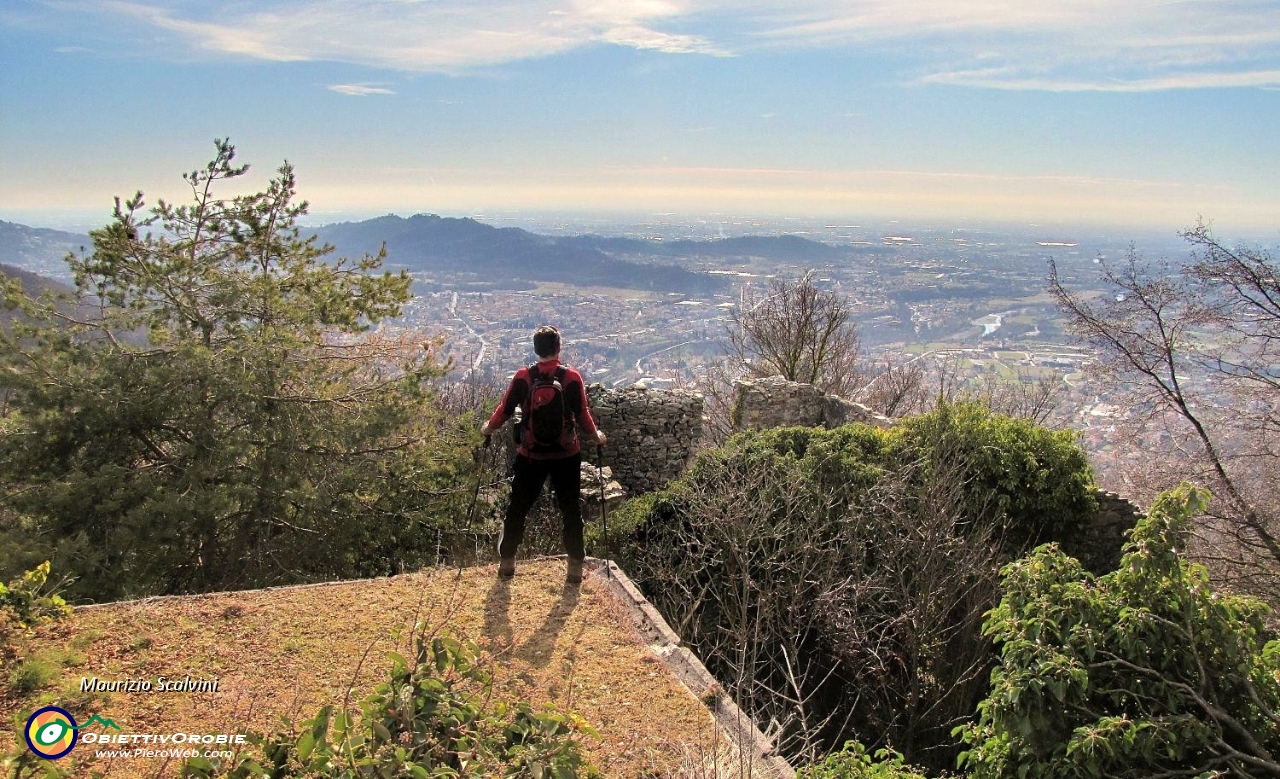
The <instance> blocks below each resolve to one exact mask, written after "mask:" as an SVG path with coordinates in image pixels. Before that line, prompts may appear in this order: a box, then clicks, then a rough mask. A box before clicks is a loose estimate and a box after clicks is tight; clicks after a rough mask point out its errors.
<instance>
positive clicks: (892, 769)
mask: <svg viewBox="0 0 1280 779" xmlns="http://www.w3.org/2000/svg"><path fill="white" fill-rule="evenodd" d="M796 776H797V779H928V777H927V776H925V775H924V774H922V773H920V772H919V771H917V770H916V769H914V768H912V767H911V766H909V765H907V764H906V761H905V760H904V759H903V757H902V755H901V754H899V753H897V752H895V751H893V750H892V749H880V750H877V751H876V753H875V755H874V757H873V756H872V755H871V754H869V753H868V752H867V748H866V747H864V746H863V745H862V742H859V741H850V742H848V743H846V744H845V745H844V749H842V750H840V751H839V752H835V753H833V754H830V755H827V757H826V758H825V759H824V760H822V762H819V763H814V764H813V765H810V766H807V767H805V768H802V769H801V770H800V771H799V772H798V773H797V774H796Z"/></svg>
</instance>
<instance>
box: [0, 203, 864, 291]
mask: <svg viewBox="0 0 1280 779" xmlns="http://www.w3.org/2000/svg"><path fill="white" fill-rule="evenodd" d="M304 232H305V231H304ZM315 233H316V235H317V236H319V238H320V240H321V241H324V242H327V243H330V244H332V245H333V246H334V248H335V250H336V255H337V256H347V257H359V256H361V255H363V254H365V253H366V252H367V253H374V252H377V251H378V249H379V247H381V246H382V245H383V244H384V243H385V244H386V246H387V252H388V255H389V256H388V265H389V266H391V267H403V268H407V269H409V270H410V271H413V272H415V273H417V274H420V275H427V274H432V273H439V272H447V273H451V274H467V273H471V274H475V279H476V281H477V282H490V283H493V284H495V285H497V286H507V287H511V286H514V287H532V286H533V285H534V284H536V283H538V282H560V283H565V284H572V285H577V286H607V287H617V288H622V289H641V290H652V291H660V292H678V293H682V294H696V295H708V294H714V293H717V292H724V291H726V290H727V289H728V288H729V281H728V280H726V279H725V278H724V277H723V276H720V275H718V274H712V273H707V272H699V271H696V270H690V269H688V268H683V267H678V266H677V265H675V264H671V263H664V262H663V260H674V259H679V258H683V259H732V258H740V257H755V258H762V259H766V260H775V261H794V262H804V263H814V264H817V263H826V262H834V261H838V260H840V259H843V258H847V257H848V256H849V255H850V254H854V253H862V252H864V251H874V250H876V249H878V248H879V247H867V248H866V249H858V248H854V247H838V246H831V245H828V244H824V243H820V242H818V241H814V240H810V239H808V238H804V237H801V236H797V235H776V236H738V237H733V238H720V239H712V240H690V239H682V240H676V241H654V240H645V239H640V238H611V237H605V236H599V235H575V236H546V235H539V234H537V233H532V232H529V231H527V230H525V229H523V228H519V227H495V226H493V225H489V224H485V223H483V222H478V221H476V220H475V219H472V218H469V217H462V218H455V217H441V216H438V215H435V214H417V215H414V216H411V217H401V216H396V215H387V216H381V217H376V218H374V219H367V220H364V221H361V222H339V223H334V224H328V225H323V226H321V227H318V228H315ZM89 243H90V242H89V237H88V236H86V235H79V234H76V233H69V232H63V231H60V230H50V229H44V228H36V227H27V226H25V225H19V224H14V223H12V222H4V221H0V263H5V264H8V265H11V266H13V267H15V268H20V269H23V270H26V271H30V272H34V273H38V274H40V275H42V276H46V277H52V278H62V279H65V278H66V277H67V271H66V265H65V263H64V262H63V258H65V256H66V255H67V253H68V252H74V251H77V250H78V249H79V248H80V247H82V246H88V245H89Z"/></svg>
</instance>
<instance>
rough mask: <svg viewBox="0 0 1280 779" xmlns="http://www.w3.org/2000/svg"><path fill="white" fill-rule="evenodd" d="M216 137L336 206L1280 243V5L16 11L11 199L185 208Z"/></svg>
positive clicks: (29, 212)
mask: <svg viewBox="0 0 1280 779" xmlns="http://www.w3.org/2000/svg"><path fill="white" fill-rule="evenodd" d="M227 137H229V138H230V139H231V141H232V143H233V144H235V146H236V149H237V152H238V159H239V160H240V161H242V162H249V163H250V164H251V165H252V173H251V175H250V177H248V178H247V179H246V180H245V181H244V182H242V184H243V186H242V189H243V190H245V191H253V190H256V189H258V188H260V187H261V186H262V185H263V184H264V183H265V181H266V179H267V177H268V176H269V175H270V174H271V173H272V172H273V171H274V169H275V168H277V167H278V166H279V165H280V164H281V163H282V162H284V161H285V160H287V161H288V162H289V163H291V164H292V165H293V166H294V168H295V170H296V173H297V176H298V182H299V188H300V191H301V195H302V196H303V197H305V198H306V199H307V200H308V201H309V202H310V203H311V208H312V215H313V217H315V218H317V219H318V220H319V221H336V220H337V219H339V218H342V219H346V218H363V217H365V216H372V215H377V214H385V213H397V214H402V215H410V214H414V213H437V214H441V215H445V216H462V215H471V214H487V213H511V212H526V211H527V212H583V213H605V212H608V213H619V214H634V215H637V216H638V217H644V215H646V214H681V215H689V216H694V215H711V214H715V215H734V216H743V217H778V216H795V217H807V218H818V219H830V220H834V221H839V222H841V223H857V222H859V221H862V220H875V219H886V220H887V219H898V220H902V221H904V222H916V223H921V222H929V223H936V224H949V223H962V222H984V221H985V222H1008V223H1028V224H1050V225H1054V224H1058V225H1073V224H1101V225H1117V226H1143V227H1154V228H1159V229H1168V230H1176V229H1179V228H1185V227H1188V226H1190V225H1193V224H1194V223H1195V222H1196V220H1197V219H1198V218H1203V219H1206V220H1211V221H1212V222H1213V223H1214V224H1215V225H1217V226H1219V227H1222V228H1224V229H1227V230H1228V231H1237V232H1240V231H1246V232H1252V233H1254V234H1257V235H1259V236H1261V237H1263V238H1265V239H1268V240H1270V239H1274V238H1276V237H1277V236H1280V1H1278V0H1258V1H1253V2H1246V1H1244V0H1179V1H1171V0H1161V1H1159V2H1156V1H1147V0H1132V1H1130V2H1108V1H1104V0H1055V2H1052V3H1050V2H1040V0H1036V1H1035V2H1032V1H1031V0H1004V1H1000V0H910V1H906V0H850V1H848V2H823V1H821V0H778V1H773V0H740V1H738V2H727V0H725V1H721V0H629V1H624V0H599V1H598V2H586V1H583V2H573V1H566V0H279V1H277V2H270V1H267V2H251V1H249V0H235V1H234V2H231V1H228V0H198V1H197V2H188V1H187V0H172V1H171V2H158V1H155V0H76V1H70V0H66V1H64V0H5V2H4V3H3V5H2V6H0V219H6V220H9V221H19V222H23V223H26V224H37V225H39V226H62V225H66V224H69V223H71V222H73V221H77V220H88V222H89V223H90V224H93V223H98V224H100V223H102V222H105V221H106V219H107V216H108V215H109V213H110V207H111V202H112V198H113V196H116V195H121V196H128V195H131V194H132V193H133V192H135V191H136V190H142V191H144V192H145V193H146V194H147V196H148V200H149V201H151V202H154V200H155V198H156V197H165V198H166V199H170V200H179V201H180V200H182V199H183V198H184V197H185V196H186V191H185V190H184V189H183V187H184V185H183V182H182V180H181V177H180V174H181V172H182V171H186V170H191V169H193V168H196V167H202V166H203V164H204V163H205V162H207V161H208V160H209V159H210V157H211V156H212V152H213V140H214V139H215V138H227ZM226 194H235V193H234V192H228V193H226ZM94 220H96V222H95V221H94Z"/></svg>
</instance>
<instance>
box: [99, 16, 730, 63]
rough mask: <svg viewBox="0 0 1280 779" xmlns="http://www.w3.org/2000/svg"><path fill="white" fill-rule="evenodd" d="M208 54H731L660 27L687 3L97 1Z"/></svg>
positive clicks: (482, 59)
mask: <svg viewBox="0 0 1280 779" xmlns="http://www.w3.org/2000/svg"><path fill="white" fill-rule="evenodd" d="M96 5H97V7H98V8H100V9H103V10H106V11H111V12H114V13H117V14H123V15H127V16H129V17H132V18H134V19H137V20H140V21H142V22H144V23H146V24H149V25H152V26H154V27H157V28H160V29H161V30H165V31H167V32H170V33H174V34H176V35H178V36H180V37H181V39H183V40H184V41H185V42H186V43H188V44H191V45H194V46H195V47H196V48H198V49H200V50H204V51H206V52H214V53H220V54H230V55H240V56H247V57H254V58H258V59H265V60H273V61H281V62H289V61H305V60H329V61H337V62H349V63H355V64H361V65H369V66H374V67H380V68H389V69H393V70H400V71H411V72H445V73H452V72H457V71H462V70H467V69H471V68H480V67H486V66H492V65H501V64H505V63H510V62H517V61H521V60H528V59H536V58H541V57H548V56H553V55H556V54H560V53H564V52H567V51H570V50H573V49H576V48H580V47H584V46H590V45H599V44H614V45H619V46H627V47H631V48H637V49H650V50H655V51H663V52H670V53H683V54H706V55H715V56H726V55H728V54H729V52H728V51H727V50H726V49H724V48H722V47H720V46H717V45H715V44H714V43H712V42H711V41H710V40H709V39H708V38H705V37H703V36H700V35H696V34H691V33H687V32H679V31H674V30H663V29H660V23H662V22H664V21H669V20H671V19H673V18H675V17H678V16H680V15H682V14H683V13H685V12H686V11H687V10H688V9H687V8H686V7H685V6H684V5H683V4H679V3H674V2H665V1H664V0H642V1H641V2H622V1H621V0H611V1H610V2H585V1H583V2H577V1H576V0H570V1H569V2H563V1H562V0H442V1H441V2H418V1H417V0H283V1H282V2H276V3H271V4H269V5H257V4H244V3H238V2H235V3H233V2H229V1H228V0H220V1H219V2H211V3H207V4H202V5H200V6H195V5H193V4H184V5H182V6H180V7H178V8H174V7H172V6H170V5H160V4H154V3H146V2H133V1H132V0H97V2H96Z"/></svg>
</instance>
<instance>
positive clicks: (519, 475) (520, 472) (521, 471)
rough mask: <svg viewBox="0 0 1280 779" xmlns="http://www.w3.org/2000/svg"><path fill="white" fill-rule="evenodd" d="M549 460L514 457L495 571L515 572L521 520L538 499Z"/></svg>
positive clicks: (522, 533)
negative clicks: (499, 559)
mask: <svg viewBox="0 0 1280 779" xmlns="http://www.w3.org/2000/svg"><path fill="white" fill-rule="evenodd" d="M548 462H549V461H547V460H531V459H529V458H528V457H521V456H519V455H517V456H516V463H515V474H514V475H513V476H512V477H511V502H510V503H508V504H507V517H506V519H505V520H504V521H503V523H502V535H501V536H499V538H498V556H500V557H501V558H502V563H501V565H500V567H499V568H498V572H499V573H500V574H502V575H503V576H510V575H512V574H514V573H515V570H516V569H515V559H516V550H517V549H518V548H519V547H520V542H521V541H523V540H524V520H525V517H526V516H527V515H528V514H529V509H531V508H533V503H534V501H536V500H537V499H538V493H540V492H542V483H543V482H545V481H546V480H547V463H548Z"/></svg>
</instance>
